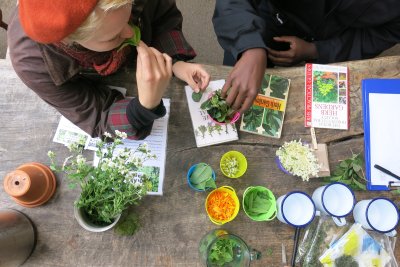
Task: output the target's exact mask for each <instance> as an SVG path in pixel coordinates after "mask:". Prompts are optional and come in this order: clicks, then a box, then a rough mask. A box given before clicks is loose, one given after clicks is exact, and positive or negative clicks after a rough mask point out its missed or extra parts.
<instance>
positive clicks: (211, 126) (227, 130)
mask: <svg viewBox="0 0 400 267" xmlns="http://www.w3.org/2000/svg"><path fill="white" fill-rule="evenodd" d="M224 84H225V80H217V81H211V82H210V84H209V86H208V87H207V89H206V90H205V91H204V93H203V95H202V97H201V99H200V101H198V102H195V101H194V100H193V98H192V93H193V90H192V88H190V86H185V92H186V98H187V102H188V105H189V112H190V117H191V119H192V125H193V131H194V137H195V139H196V145H197V147H203V146H210V145H215V144H220V143H224V142H229V141H235V140H238V139H239V136H238V133H237V129H236V126H235V124H233V123H226V124H222V125H220V124H216V123H215V122H213V121H212V120H211V119H210V118H209V116H208V114H207V112H206V111H205V110H202V109H201V108H200V106H201V104H202V103H203V102H204V101H206V100H207V97H208V96H209V95H210V93H212V92H213V91H215V90H217V89H221V88H222V87H223V86H224Z"/></svg>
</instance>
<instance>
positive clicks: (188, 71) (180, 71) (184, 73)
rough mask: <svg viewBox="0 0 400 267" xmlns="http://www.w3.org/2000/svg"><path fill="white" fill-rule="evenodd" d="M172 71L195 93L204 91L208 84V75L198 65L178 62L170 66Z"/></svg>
mask: <svg viewBox="0 0 400 267" xmlns="http://www.w3.org/2000/svg"><path fill="white" fill-rule="evenodd" d="M172 71H173V72H174V74H175V76H176V77H178V78H179V79H181V80H182V81H185V82H186V83H187V84H188V85H189V86H190V87H192V89H193V91H195V92H196V93H198V92H200V91H204V90H205V89H206V88H207V86H208V84H209V82H210V74H209V73H208V72H207V71H206V70H205V69H204V68H203V67H202V66H201V65H200V64H194V63H187V62H184V61H178V62H176V63H175V64H174V65H173V66H172Z"/></svg>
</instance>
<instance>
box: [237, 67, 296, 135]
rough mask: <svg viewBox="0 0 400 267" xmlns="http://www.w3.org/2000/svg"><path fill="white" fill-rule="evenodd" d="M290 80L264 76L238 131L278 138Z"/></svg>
mask: <svg viewBox="0 0 400 267" xmlns="http://www.w3.org/2000/svg"><path fill="white" fill-rule="evenodd" d="M289 87H290V79H287V78H283V77H280V76H276V75H269V74H265V76H264V78H263V82H262V85H261V93H260V94H258V96H257V97H256V99H255V100H254V102H253V105H252V106H251V107H250V109H249V110H248V111H246V112H245V113H244V114H243V115H242V121H241V123H240V130H241V131H244V132H249V133H254V134H259V135H263V136H268V137H273V138H280V137H281V133H282V127H283V120H284V118H285V110H286V103H287V99H288V96H289Z"/></svg>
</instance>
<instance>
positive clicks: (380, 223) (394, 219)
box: [353, 197, 400, 236]
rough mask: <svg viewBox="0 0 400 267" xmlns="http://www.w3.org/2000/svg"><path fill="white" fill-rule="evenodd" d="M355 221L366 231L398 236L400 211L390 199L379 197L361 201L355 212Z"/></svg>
mask: <svg viewBox="0 0 400 267" xmlns="http://www.w3.org/2000/svg"><path fill="white" fill-rule="evenodd" d="M353 217H354V221H355V222H357V223H360V224H361V225H362V226H363V227H364V228H365V229H368V230H374V231H377V232H380V233H384V234H386V235H388V236H396V234H397V232H396V230H395V228H396V227H397V224H398V223H399V219H400V218H399V217H400V215H399V211H398V209H397V207H396V205H395V204H394V203H393V201H391V200H390V199H387V198H383V197H378V198H374V199H368V200H361V201H359V202H358V203H357V204H356V205H355V207H354V210H353Z"/></svg>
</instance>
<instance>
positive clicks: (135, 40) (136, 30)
mask: <svg viewBox="0 0 400 267" xmlns="http://www.w3.org/2000/svg"><path fill="white" fill-rule="evenodd" d="M130 26H131V28H132V31H133V33H134V34H133V36H132V37H131V38H129V39H126V40H125V41H124V42H123V43H122V44H121V46H120V47H119V48H118V51H120V50H121V49H122V48H124V47H125V46H127V45H132V46H137V45H138V44H139V42H140V39H141V33H140V28H139V27H138V26H136V25H130Z"/></svg>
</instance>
